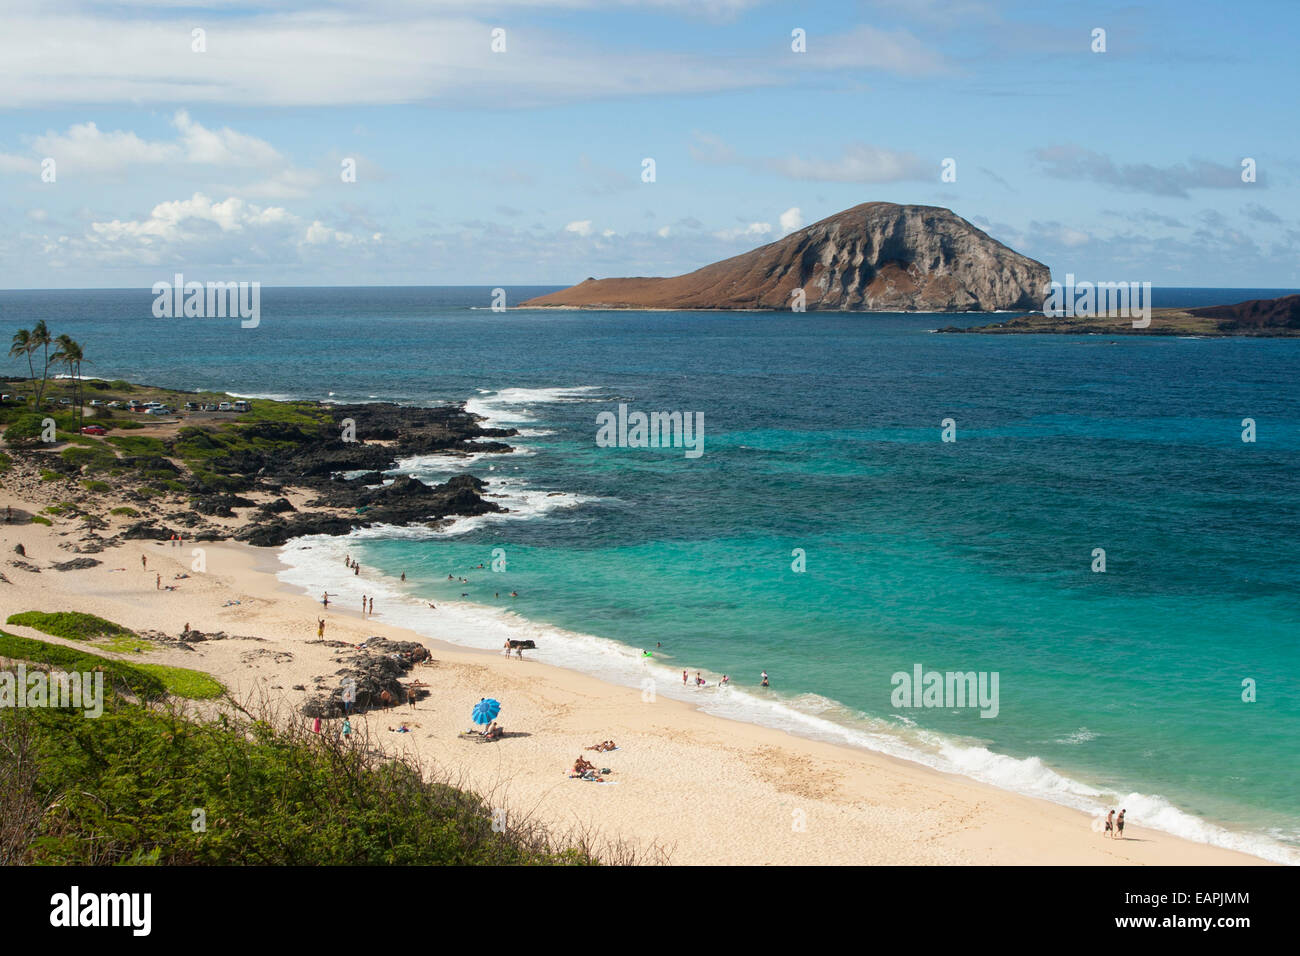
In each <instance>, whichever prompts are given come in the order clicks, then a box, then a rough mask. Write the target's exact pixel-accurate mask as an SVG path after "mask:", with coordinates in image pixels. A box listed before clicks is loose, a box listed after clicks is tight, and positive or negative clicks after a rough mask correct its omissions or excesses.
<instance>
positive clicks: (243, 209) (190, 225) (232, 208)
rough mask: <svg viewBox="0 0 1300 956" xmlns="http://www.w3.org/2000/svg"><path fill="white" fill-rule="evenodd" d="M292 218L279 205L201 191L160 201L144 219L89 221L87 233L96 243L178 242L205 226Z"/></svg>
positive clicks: (252, 225) (259, 224)
mask: <svg viewBox="0 0 1300 956" xmlns="http://www.w3.org/2000/svg"><path fill="white" fill-rule="evenodd" d="M295 219H296V217H295V216H294V215H293V214H292V213H290V212H289V211H288V210H286V209H283V208H281V207H279V206H267V207H262V206H255V205H253V204H252V203H248V202H245V201H244V200H242V199H239V198H237V197H234V196H231V197H230V198H228V199H225V200H223V201H221V202H213V201H212V200H211V199H209V198H208V197H207V196H205V195H203V194H202V193H195V194H194V195H193V196H192V197H190V198H189V199H176V200H171V201H168V202H163V203H159V204H158V205H156V206H154V207H153V209H152V210H151V211H150V213H149V216H148V218H147V219H136V220H126V221H123V220H120V219H114V220H112V221H110V222H92V223H91V224H90V236H91V237H93V239H94V240H96V241H98V242H122V241H129V240H138V241H142V242H145V243H150V242H152V241H153V240H164V241H179V240H182V239H185V238H187V237H190V236H192V235H193V234H194V233H195V231H196V230H197V229H200V228H202V227H204V226H205V225H208V226H216V227H217V229H218V230H220V231H221V232H223V233H230V232H242V231H244V229H246V228H248V229H258V228H264V227H267V226H277V225H284V224H290V223H292V222H294V221H295Z"/></svg>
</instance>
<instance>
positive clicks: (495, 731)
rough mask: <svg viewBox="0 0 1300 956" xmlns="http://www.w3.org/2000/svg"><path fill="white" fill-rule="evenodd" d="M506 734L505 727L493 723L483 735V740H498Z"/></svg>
mask: <svg viewBox="0 0 1300 956" xmlns="http://www.w3.org/2000/svg"><path fill="white" fill-rule="evenodd" d="M505 734H506V731H505V728H504V727H502V726H501V725H500V724H493V725H492V726H491V727H489V728H488V732H487V733H486V734H484V735H483V739H484V740H500V739H501V738H502V737H504V736H505Z"/></svg>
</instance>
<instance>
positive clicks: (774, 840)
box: [0, 521, 1267, 865]
mask: <svg viewBox="0 0 1300 956" xmlns="http://www.w3.org/2000/svg"><path fill="white" fill-rule="evenodd" d="M60 533H62V534H68V533H69V531H68V530H67V529H66V527H64V523H63V522H62V521H59V522H58V523H57V524H56V525H55V526H54V527H52V528H45V527H42V526H39V525H21V526H19V525H6V526H4V529H3V535H2V536H0V547H3V550H4V551H5V552H7V553H12V552H13V548H14V545H15V544H17V543H22V544H24V546H25V549H26V550H27V552H28V554H29V556H30V558H29V560H31V561H34V562H36V564H37V565H39V566H48V564H49V563H50V562H52V561H55V560H59V559H62V558H63V557H64V553H63V552H61V551H60V549H59V547H58V540H57V539H58V537H59V536H60ZM293 546H295V545H292V544H291V545H289V546H288V547H293ZM298 546H301V545H298ZM204 547H205V548H206V560H207V569H208V570H207V572H206V573H202V574H191V575H190V577H189V578H187V579H182V580H180V581H179V587H180V590H178V591H176V592H167V591H158V590H156V589H155V585H154V575H155V573H162V574H163V575H164V577H167V578H168V579H171V578H172V576H173V575H174V574H176V573H187V572H189V570H190V557H189V549H188V548H187V549H185V550H184V551H183V552H181V551H177V550H176V549H175V548H170V546H169V545H168V544H167V543H166V542H153V541H137V542H131V543H127V544H123V545H119V546H117V547H113V548H106V549H105V550H104V551H103V552H102V553H100V554H99V555H98V557H99V558H100V559H101V560H102V561H103V562H104V563H103V564H102V565H100V566H98V567H94V568H89V569H83V570H76V571H67V572H58V571H51V570H48V569H46V570H45V571H44V572H43V573H33V572H25V571H21V570H18V571H11V572H9V573H10V574H13V575H21V578H20V579H19V580H17V581H14V582H13V583H14V584H16V585H18V586H17V587H12V588H10V587H0V612H2V613H3V615H4V616H5V617H7V616H8V615H9V614H12V613H16V612H19V611H25V610H81V611H86V612H89V613H94V614H98V615H100V616H102V617H106V618H108V619H109V620H113V621H116V622H118V623H120V624H123V625H125V626H126V627H129V628H132V629H135V630H137V631H140V630H148V629H158V630H163V631H166V632H167V633H176V632H179V631H180V630H181V628H182V625H183V624H184V623H189V624H190V625H191V626H192V627H194V628H196V629H198V630H202V631H206V632H212V631H218V630H220V631H225V632H226V633H227V634H229V635H233V636H234V637H232V638H231V639H228V640H222V641H209V642H204V643H200V644H196V645H194V646H193V649H192V650H180V649H176V648H173V647H171V646H167V645H158V649H157V650H156V651H153V652H151V653H150V654H149V655H148V659H149V660H151V661H157V662H159V663H165V664H176V665H180V666H185V667H190V668H194V669H197V670H202V671H205V672H207V673H210V674H212V675H213V676H215V677H217V678H218V679H219V680H221V681H222V682H223V683H225V684H226V686H227V687H228V689H229V690H230V692H231V694H232V696H233V697H234V698H235V699H236V700H243V699H247V698H249V697H250V696H256V695H266V696H268V697H270V698H271V699H273V700H274V701H276V702H277V703H281V704H283V705H285V706H287V707H293V709H294V711H295V712H296V711H297V708H298V707H299V706H301V703H302V702H303V700H304V699H305V697H306V696H307V694H308V693H309V692H310V688H311V686H312V684H313V682H314V681H315V680H316V678H322V679H323V680H324V681H328V680H329V679H330V675H332V674H334V672H335V671H336V670H337V667H338V664H337V657H336V656H335V655H336V652H335V651H333V650H331V649H330V648H329V647H328V646H326V645H321V644H319V643H317V642H316V641H315V638H316V620H317V618H318V617H319V616H320V613H321V611H320V605H319V602H318V601H315V600H313V599H312V598H311V597H308V596H307V595H305V594H302V593H295V591H297V590H298V589H297V588H296V587H295V586H294V585H292V584H289V583H287V582H285V581H284V580H283V579H282V577H281V574H280V572H278V571H277V570H276V567H277V565H281V566H282V567H283V562H282V560H281V558H280V555H279V553H278V552H274V551H263V550H262V549H258V548H254V547H252V546H248V545H243V544H238V543H233V542H221V543H213V544H207V545H205V546H204ZM142 554H143V555H146V556H147V558H148V561H149V565H150V567H149V569H148V571H147V572H145V571H142V570H141V569H140V556H141V555H142ZM119 566H120V567H121V568H122V569H123V570H120V571H116V570H114V568H115V567H119ZM364 573H365V572H364V570H363V574H364ZM371 573H372V574H373V571H372V572H371ZM369 583H370V584H371V585H372V586H373V585H374V584H376V583H378V582H375V581H374V580H373V578H372V579H371V580H370V582H369ZM227 601H238V602H239V603H237V604H226V602H227ZM379 611H380V613H379V614H377V615H376V617H375V618H371V619H367V620H362V618H361V616H360V614H359V613H358V612H357V611H356V609H355V608H350V607H348V606H346V605H339V606H338V607H335V606H333V605H332V606H331V608H330V610H329V611H328V612H327V613H326V614H325V617H326V620H327V630H326V635H325V636H326V639H327V640H344V641H347V642H349V643H354V642H359V641H360V640H363V639H364V638H365V637H368V636H370V635H379V636H384V637H389V638H391V639H397V640H418V641H420V642H421V643H424V644H425V645H426V646H428V647H430V649H431V650H432V651H433V652H434V655H435V657H436V658H437V664H436V665H434V666H432V667H420V668H417V670H415V671H413V672H412V674H411V675H410V676H411V677H417V678H419V679H420V680H423V681H426V682H428V684H429V690H430V696H429V697H427V698H426V699H424V700H422V701H421V702H420V703H419V705H418V706H417V707H416V709H415V710H414V711H408V709H407V708H405V707H398V708H394V709H393V712H391V713H384V712H382V711H372V712H370V713H368V714H364V715H360V716H358V717H355V718H354V726H355V727H356V729H357V731H358V732H359V733H361V734H368V735H369V736H370V738H371V740H373V741H376V742H377V743H378V744H379V745H380V746H382V747H384V749H386V750H388V751H390V752H393V751H398V752H406V753H409V754H411V755H412V756H415V757H417V758H419V759H420V760H421V761H422V762H424V763H425V764H426V765H427V766H430V767H432V768H434V769H435V770H437V771H441V772H443V773H447V774H449V775H451V776H453V777H455V779H457V780H460V781H461V782H462V783H463V785H465V786H469V787H472V788H474V789H476V790H478V791H479V792H480V793H483V794H484V795H485V796H487V797H488V798H489V800H490V802H492V805H493V806H503V807H508V808H509V812H511V813H519V812H523V813H525V814H527V815H529V816H531V817H533V818H535V819H538V820H540V821H542V822H543V823H545V824H546V825H547V826H548V827H550V828H551V829H552V830H553V831H554V832H557V833H564V832H571V831H581V832H586V833H591V832H593V831H595V832H597V833H599V834H600V835H601V837H602V838H603V839H605V840H606V841H607V842H608V843H609V844H611V845H612V844H614V843H622V844H624V845H631V846H635V847H637V848H639V849H640V850H641V852H642V853H643V854H645V855H648V856H649V857H655V858H663V854H664V853H666V854H667V855H666V859H667V862H671V863H680V864H709V863H737V864H760V865H761V864H789V863H796V864H814V863H839V864H864V863H868V864H870V863H881V864H891V863H892V864H918V863H919V864H990V863H993V864H1011V865H1014V864H1081V865H1106V864H1119V865H1146V864H1161V865H1265V864H1266V863H1267V861H1266V860H1264V859H1261V858H1259V857H1256V856H1252V855H1249V854H1247V853H1245V852H1238V851H1235V850H1229V849H1224V848H1220V847H1216V846H1211V845H1209V844H1205V843H1197V842H1193V841H1191V840H1186V839H1182V838H1180V837H1176V836H1173V835H1171V834H1168V833H1165V832H1164V831H1161V830H1155V829H1148V828H1145V827H1142V826H1140V825H1138V824H1137V823H1134V824H1131V825H1130V828H1129V831H1130V834H1131V836H1132V839H1128V840H1123V841H1111V840H1106V839H1104V838H1103V837H1102V836H1101V835H1100V834H1098V833H1095V832H1093V830H1092V829H1091V822H1092V820H1091V818H1090V816H1089V814H1087V813H1084V812H1082V811H1079V810H1075V809H1071V808H1069V807H1065V806H1062V805H1060V804H1056V803H1053V802H1049V801H1047V800H1044V799H1040V798H1036V797H1029V796H1024V795H1021V794H1017V793H1014V792H1011V791H1008V790H1003V789H999V788H997V787H994V786H992V785H989V784H985V783H981V782H979V781H977V780H974V779H971V778H967V777H959V776H956V775H952V774H947V773H944V772H941V771H939V770H935V769H932V768H929V767H926V766H923V765H921V764H918V763H914V762H911V761H907V760H905V759H901V758H897V757H893V756H890V755H887V754H883V753H877V752H874V751H869V750H863V749H860V748H857V747H851V746H847V745H842V744H836V743H829V742H824V741H818V740H813V739H809V738H805V737H800V736H795V735H794V734H791V733H788V732H786V731H782V730H776V729H772V728H769V727H765V726H761V725H759V724H754V723H748V722H741V721H736V720H732V719H729V718H727V717H724V716H719V715H716V714H709V713H706V712H704V711H702V710H700V709H698V707H697V706H696V705H695V704H692V703H690V702H688V701H681V700H675V699H672V698H670V697H667V696H664V695H657V696H656V697H655V698H654V699H653V700H652V701H644V700H643V698H642V693H641V691H639V690H638V689H636V688H628V687H624V686H621V685H619V684H616V683H610V682H607V681H604V680H601V679H599V678H597V677H594V676H591V675H588V674H584V673H579V672H577V671H573V670H568V669H565V668H562V667H558V666H555V665H552V664H547V663H543V662H540V661H536V660H527V659H525V660H524V661H522V662H521V661H518V660H514V659H506V658H504V657H503V656H502V655H501V653H500V651H488V650H482V649H476V648H470V647H464V646H460V645H456V644H451V643H448V642H446V641H444V640H442V639H440V638H438V637H437V636H436V632H437V631H438V630H439V629H440V626H441V625H435V626H434V627H433V628H431V630H432V631H433V632H434V634H433V635H432V636H430V635H427V634H425V633H422V632H421V631H412V630H409V629H407V628H405V627H402V626H398V625H395V624H391V623H387V622H385V621H384V613H383V611H384V608H382V607H380V608H379ZM6 629H7V630H9V631H11V632H13V633H17V634H19V635H21V636H26V637H35V638H38V639H41V640H47V641H57V640H58V639H56V638H50V637H48V636H46V635H41V634H39V633H37V632H34V631H30V630H29V629H26V628H21V627H16V626H10V627H7V628H6ZM422 630H423V629H422ZM444 633H445V630H444ZM240 635H249V636H251V637H254V638H256V639H257V642H256V643H252V642H246V641H244V640H239V639H238V636H240ZM78 646H85V645H78ZM90 649H92V650H96V651H97V652H98V649H97V648H95V647H94V645H91V646H90ZM109 656H117V655H111V654H110V655H109ZM131 656H132V655H127V657H131ZM333 679H334V681H335V683H336V682H337V678H333ZM298 687H301V688H304V689H303V690H297V689H295V688H298ZM485 694H486V695H488V696H495V697H497V698H498V699H500V700H501V701H502V703H503V711H502V716H501V721H502V723H503V725H504V726H505V728H506V730H507V732H508V733H510V734H515V733H517V734H519V735H520V736H510V737H507V738H506V739H504V740H501V741H497V742H495V743H491V744H486V743H479V742H476V741H472V740H471V741H466V740H463V739H460V738H458V737H457V736H456V734H457V732H458V731H460V730H463V729H464V728H465V727H466V726H467V724H468V717H469V710H470V709H471V707H472V705H473V703H474V702H476V701H477V699H478V698H479V697H481V696H484V695H485ZM402 720H407V721H409V722H410V723H411V724H412V725H413V727H412V730H413V732H412V733H410V734H400V735H399V734H389V733H388V731H387V727H388V726H390V725H392V724H395V723H396V722H398V721H402ZM328 723H329V724H331V725H332V724H334V723H337V722H328ZM604 739H614V740H615V741H616V742H617V743H618V744H619V748H620V749H619V750H618V751H615V752H613V753H609V754H600V755H598V756H597V758H595V759H598V761H599V762H600V764H602V765H607V766H610V767H611V768H612V769H613V770H614V773H613V774H612V775H610V777H609V783H606V784H604V785H600V784H589V783H584V782H582V781H577V780H572V779H569V778H568V776H567V772H566V769H567V767H568V765H569V764H570V763H571V762H572V760H573V755H574V754H576V753H579V752H584V753H585V751H583V750H582V748H583V747H585V746H587V745H589V744H591V743H594V742H596V741H599V740H604ZM587 755H588V756H591V755H590V754H589V753H588V754H587ZM1130 815H1132V814H1130ZM737 823H740V824H741V825H742V826H741V828H740V830H738V828H737ZM738 833H740V834H742V835H741V836H738Z"/></svg>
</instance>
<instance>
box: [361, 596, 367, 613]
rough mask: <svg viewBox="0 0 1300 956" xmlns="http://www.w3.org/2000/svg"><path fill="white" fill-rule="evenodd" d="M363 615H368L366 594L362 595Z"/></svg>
mask: <svg viewBox="0 0 1300 956" xmlns="http://www.w3.org/2000/svg"><path fill="white" fill-rule="evenodd" d="M361 616H362V617H365V616H366V596H365V595H364V594H363V595H361Z"/></svg>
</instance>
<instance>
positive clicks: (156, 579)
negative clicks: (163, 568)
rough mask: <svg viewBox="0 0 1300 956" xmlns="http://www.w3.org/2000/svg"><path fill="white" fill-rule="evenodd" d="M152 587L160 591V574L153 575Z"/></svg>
mask: <svg viewBox="0 0 1300 956" xmlns="http://www.w3.org/2000/svg"><path fill="white" fill-rule="evenodd" d="M153 586H154V587H155V588H156V589H157V590H159V591H161V590H162V574H161V573H159V574H155V575H154V576H153Z"/></svg>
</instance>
